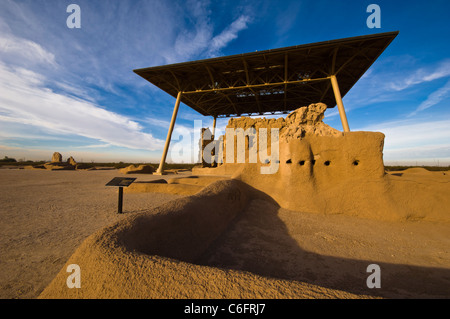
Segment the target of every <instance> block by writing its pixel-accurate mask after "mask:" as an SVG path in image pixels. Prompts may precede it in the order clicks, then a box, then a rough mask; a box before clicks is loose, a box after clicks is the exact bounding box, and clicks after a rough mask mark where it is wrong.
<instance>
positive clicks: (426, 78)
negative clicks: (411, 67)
mask: <svg viewBox="0 0 450 319" xmlns="http://www.w3.org/2000/svg"><path fill="white" fill-rule="evenodd" d="M448 76H450V60H444V61H441V62H440V63H438V64H437V65H434V66H432V67H427V68H420V69H418V70H417V71H413V72H407V73H403V72H402V73H401V77H400V78H398V77H397V79H396V80H394V81H391V82H388V86H387V87H388V89H391V90H393V91H403V90H405V89H407V88H409V87H411V86H413V85H417V84H420V83H424V82H430V81H433V80H437V79H440V78H444V77H448Z"/></svg>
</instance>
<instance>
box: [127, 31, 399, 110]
mask: <svg viewBox="0 0 450 319" xmlns="http://www.w3.org/2000/svg"><path fill="white" fill-rule="evenodd" d="M397 35H398V31H395V32H387V33H378V34H372V35H365V36H358V37H352V38H345V39H338V40H331V41H325V42H318V43H313V44H305V45H297V46H291V47H286V48H279V49H271V50H265V51H257V52H251V53H245V54H238V55H231V56H225V57H217V58H211V59H205V60H198V61H191V62H184V63H176V64H170V65H163V66H155V67H149V68H143V69H136V70H134V72H135V73H136V74H138V75H140V76H141V77H143V78H144V79H146V80H147V81H149V82H151V83H152V84H154V85H155V86H157V87H159V88H160V89H162V90H163V91H165V92H167V93H168V94H170V95H172V96H173V97H175V98H177V97H178V94H179V93H180V92H181V102H182V103H184V104H185V105H187V106H189V107H191V108H192V109H194V110H196V111H197V112H199V113H200V114H202V115H205V116H213V117H215V118H216V117H230V116H242V115H258V114H259V115H262V114H275V113H286V112H289V111H292V110H295V109H297V108H299V107H302V106H307V105H309V104H311V103H317V102H322V103H325V104H326V105H327V106H328V107H329V108H333V107H335V106H336V95H335V93H336V92H334V91H333V87H332V83H331V81H330V79H331V77H332V76H335V78H337V80H338V81H339V90H340V95H341V96H342V97H344V96H345V94H347V92H348V91H349V90H350V89H351V88H352V87H353V86H354V85H355V83H356V82H357V81H358V80H359V79H360V78H361V76H362V75H363V74H364V73H365V72H366V71H367V70H368V69H369V68H370V66H371V65H372V64H373V63H374V62H375V61H376V59H377V58H378V57H379V56H380V55H381V54H382V53H383V51H384V50H385V49H386V48H387V47H388V46H389V44H390V43H391V42H392V41H393V40H394V38H395V37H396V36H397Z"/></svg>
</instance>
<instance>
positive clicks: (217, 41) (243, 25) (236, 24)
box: [209, 15, 250, 55]
mask: <svg viewBox="0 0 450 319" xmlns="http://www.w3.org/2000/svg"><path fill="white" fill-rule="evenodd" d="M249 22H250V17H249V16H247V15H242V16H240V17H239V18H238V19H236V20H235V21H233V23H231V24H230V25H229V26H228V27H227V28H226V29H225V30H223V31H222V32H221V33H220V34H219V35H217V36H215V37H214V38H212V39H211V45H210V47H209V54H210V55H214V54H216V53H217V52H218V51H220V50H221V49H222V48H224V47H226V46H227V45H228V43H230V42H231V41H233V40H234V39H236V38H237V37H238V33H239V32H240V31H242V30H245V29H247V27H248V23H249Z"/></svg>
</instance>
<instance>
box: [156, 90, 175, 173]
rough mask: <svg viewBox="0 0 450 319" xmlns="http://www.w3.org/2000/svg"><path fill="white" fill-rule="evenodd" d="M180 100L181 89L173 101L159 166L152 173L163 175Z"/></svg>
mask: <svg viewBox="0 0 450 319" xmlns="http://www.w3.org/2000/svg"><path fill="white" fill-rule="evenodd" d="M180 101H181V91H179V92H178V95H177V100H176V102H175V107H174V108H173V114H172V120H171V121H170V126H169V131H168V132H167V138H166V144H165V146H164V151H163V155H162V157H161V162H160V163H159V167H158V169H157V171H156V172H155V173H154V174H155V175H163V174H164V163H165V162H166V157H167V151H168V150H169V145H170V139H171V138H172V132H173V127H174V126H175V120H176V119H177V114H178V109H179V107H180Z"/></svg>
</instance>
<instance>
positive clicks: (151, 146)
mask: <svg viewBox="0 0 450 319" xmlns="http://www.w3.org/2000/svg"><path fill="white" fill-rule="evenodd" d="M24 74H26V76H24ZM44 82H45V77H43V76H42V75H39V74H36V73H34V72H32V71H29V70H24V69H17V70H13V69H11V68H9V67H7V66H5V65H3V64H1V63H0V113H1V114H2V117H1V119H0V120H2V121H9V122H16V123H21V124H25V125H31V126H34V127H41V128H43V129H45V130H47V131H51V132H54V134H73V135H78V136H83V137H88V138H91V139H96V140H98V141H101V142H103V143H107V144H111V145H116V146H121V147H126V148H130V149H146V150H158V149H161V148H162V145H163V141H162V140H159V139H156V138H154V137H153V136H152V135H151V134H149V133H145V132H143V131H142V127H141V126H140V125H139V124H138V123H137V122H135V121H132V120H130V119H129V118H127V117H125V116H123V115H120V114H117V113H114V112H111V111H108V110H105V109H103V108H101V107H100V106H97V105H95V104H93V103H91V102H88V101H84V100H82V99H77V98H74V97H71V96H67V95H63V94H59V93H55V92H54V91H52V90H51V89H50V88H48V87H46V86H45V85H44Z"/></svg>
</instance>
